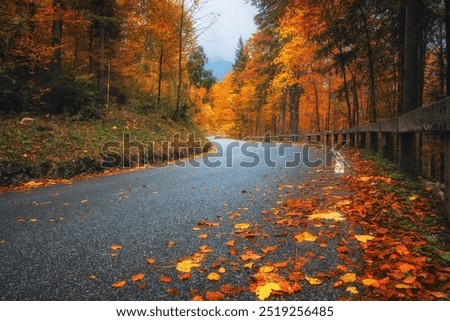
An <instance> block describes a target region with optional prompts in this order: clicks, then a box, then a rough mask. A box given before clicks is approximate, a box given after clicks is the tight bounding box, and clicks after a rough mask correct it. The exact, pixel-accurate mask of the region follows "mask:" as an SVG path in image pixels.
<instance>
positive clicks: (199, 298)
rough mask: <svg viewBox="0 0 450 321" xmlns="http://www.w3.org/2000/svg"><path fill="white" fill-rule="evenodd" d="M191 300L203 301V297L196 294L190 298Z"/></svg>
mask: <svg viewBox="0 0 450 321" xmlns="http://www.w3.org/2000/svg"><path fill="white" fill-rule="evenodd" d="M192 301H203V298H202V297H201V296H200V295H196V296H194V297H193V298H192Z"/></svg>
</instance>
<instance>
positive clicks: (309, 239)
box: [295, 232, 317, 243]
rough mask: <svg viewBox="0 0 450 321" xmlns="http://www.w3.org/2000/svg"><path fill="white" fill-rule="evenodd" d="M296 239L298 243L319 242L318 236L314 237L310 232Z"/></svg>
mask: <svg viewBox="0 0 450 321" xmlns="http://www.w3.org/2000/svg"><path fill="white" fill-rule="evenodd" d="M295 239H296V240H297V242H298V243H302V242H303V241H306V242H314V241H315V240H317V236H315V235H312V234H311V233H309V232H303V233H300V234H298V235H296V236H295Z"/></svg>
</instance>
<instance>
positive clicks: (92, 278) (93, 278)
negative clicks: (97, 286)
mask: <svg viewBox="0 0 450 321" xmlns="http://www.w3.org/2000/svg"><path fill="white" fill-rule="evenodd" d="M88 278H89V280H92V281H95V280H97V276H96V275H94V274H91V275H89V276H88Z"/></svg>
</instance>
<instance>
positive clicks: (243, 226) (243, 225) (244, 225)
mask: <svg viewBox="0 0 450 321" xmlns="http://www.w3.org/2000/svg"><path fill="white" fill-rule="evenodd" d="M234 227H235V228H236V229H237V230H246V229H248V228H250V224H248V223H238V224H236V225H235V226H234Z"/></svg>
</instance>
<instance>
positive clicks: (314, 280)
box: [305, 276, 322, 285]
mask: <svg viewBox="0 0 450 321" xmlns="http://www.w3.org/2000/svg"><path fill="white" fill-rule="evenodd" d="M305 279H306V281H308V282H309V284H311V285H321V284H322V280H320V279H317V278H311V277H309V276H305Z"/></svg>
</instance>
